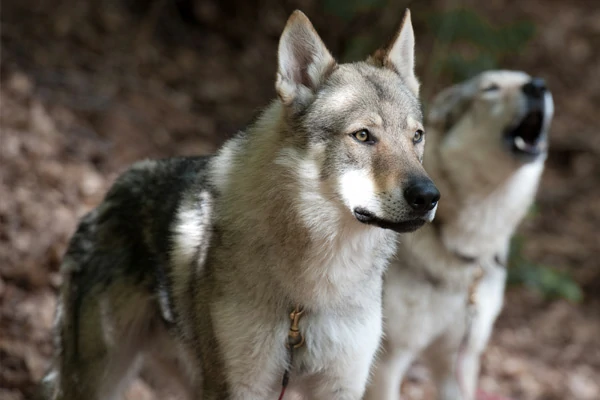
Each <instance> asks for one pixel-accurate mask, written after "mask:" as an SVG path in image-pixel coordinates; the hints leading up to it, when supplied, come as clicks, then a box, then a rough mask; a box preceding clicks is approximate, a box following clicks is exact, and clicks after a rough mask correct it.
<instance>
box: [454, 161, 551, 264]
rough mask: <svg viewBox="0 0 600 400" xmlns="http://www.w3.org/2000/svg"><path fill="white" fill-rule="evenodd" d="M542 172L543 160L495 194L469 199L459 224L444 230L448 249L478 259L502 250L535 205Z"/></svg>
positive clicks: (517, 173)
mask: <svg viewBox="0 0 600 400" xmlns="http://www.w3.org/2000/svg"><path fill="white" fill-rule="evenodd" d="M543 168H544V163H543V160H540V161H537V162H534V163H531V164H527V165H524V166H522V167H521V168H519V169H518V170H517V171H516V172H515V173H514V174H513V175H511V176H510V177H509V178H508V179H507V180H506V182H505V183H504V184H502V185H499V186H498V187H497V188H496V189H495V190H494V191H493V192H492V193H487V194H483V195H481V196H472V197H470V200H469V204H466V205H465V207H463V208H462V210H461V212H460V213H459V215H458V217H457V218H456V220H455V221H453V222H451V223H449V224H447V225H446V226H445V227H444V230H443V241H444V243H445V245H446V246H447V247H448V248H449V249H452V250H455V251H459V252H460V253H461V254H465V255H472V256H476V257H481V256H485V255H492V254H493V253H494V252H497V251H498V250H499V249H503V247H504V246H505V242H506V241H507V240H508V238H509V237H510V235H512V233H513V230H514V229H515V227H516V225H517V224H518V223H519V222H520V221H521V220H522V219H523V217H524V216H525V214H526V213H527V207H528V206H529V204H531V202H532V201H533V198H534V196H535V193H536V191H537V187H538V182H539V179H540V176H541V174H542V171H543Z"/></svg>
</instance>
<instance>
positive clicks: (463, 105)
mask: <svg viewBox="0 0 600 400" xmlns="http://www.w3.org/2000/svg"><path fill="white" fill-rule="evenodd" d="M472 98H473V95H472V90H471V87H470V85H468V84H456V85H453V86H450V87H449V88H447V89H444V90H443V91H442V92H441V93H439V94H438V95H437V96H435V98H434V99H433V101H432V102H431V106H430V109H429V111H428V113H427V125H429V126H431V127H435V129H436V130H437V131H439V132H442V134H445V133H447V132H449V131H450V130H451V129H452V127H453V126H454V125H455V124H456V123H457V122H458V121H459V120H460V119H461V118H462V116H463V115H464V114H465V112H466V111H467V109H468V108H469V106H470V105H471V99H472Z"/></svg>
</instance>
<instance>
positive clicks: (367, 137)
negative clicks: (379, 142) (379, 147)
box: [352, 129, 374, 143]
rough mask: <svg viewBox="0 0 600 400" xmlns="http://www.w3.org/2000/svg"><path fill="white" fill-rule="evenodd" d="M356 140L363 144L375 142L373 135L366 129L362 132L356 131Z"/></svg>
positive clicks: (354, 134)
mask: <svg viewBox="0 0 600 400" xmlns="http://www.w3.org/2000/svg"><path fill="white" fill-rule="evenodd" d="M352 136H353V137H354V139H356V140H358V141H359V142H362V143H373V142H374V140H373V139H372V137H371V134H370V133H369V131H368V130H366V129H361V130H360V131H356V132H354V133H353V134H352Z"/></svg>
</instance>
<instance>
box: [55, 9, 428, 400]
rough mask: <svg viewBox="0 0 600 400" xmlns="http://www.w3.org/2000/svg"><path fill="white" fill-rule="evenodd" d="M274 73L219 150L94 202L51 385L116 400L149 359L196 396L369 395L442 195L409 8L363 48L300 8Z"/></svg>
mask: <svg viewBox="0 0 600 400" xmlns="http://www.w3.org/2000/svg"><path fill="white" fill-rule="evenodd" d="M275 87H276V92H277V95H278V97H277V98H276V99H275V100H274V101H273V102H272V103H271V104H270V105H269V106H268V107H267V108H266V109H265V110H264V111H263V112H262V114H261V115H260V117H259V118H258V119H257V121H256V122H255V123H253V124H252V125H251V126H249V127H248V128H247V129H246V130H245V131H244V132H240V133H239V134H237V135H236V136H235V137H233V138H232V139H231V140H229V141H227V142H226V143H225V144H224V146H223V147H222V148H221V149H220V151H218V153H217V154H216V155H214V156H211V157H204V158H202V157H198V158H174V159H167V160H161V161H143V162H140V163H138V164H135V165H134V166H133V167H132V168H131V169H129V170H128V171H127V172H125V173H124V174H123V175H121V176H120V177H119V178H118V180H117V181H116V183H115V184H114V185H113V186H112V188H111V189H110V191H109V192H108V194H107V195H106V197H105V199H104V201H103V202H102V203H101V204H100V205H99V206H98V207H97V208H96V209H94V210H93V211H91V212H90V213H89V214H87V215H86V216H84V217H83V219H82V220H81V222H80V225H79V227H78V229H77V232H76V233H75V235H74V236H73V238H72V240H71V242H70V245H69V248H68V250H67V253H66V255H65V257H64V261H63V264H62V267H61V268H62V273H63V274H64V279H65V280H64V284H63V285H62V288H61V290H60V301H59V306H58V310H57V324H56V331H57V334H56V338H57V340H56V347H57V349H58V351H57V357H56V363H55V366H53V368H52V369H51V370H50V372H49V373H48V374H47V376H46V378H45V380H44V386H45V388H46V389H47V391H48V392H49V394H48V396H49V397H51V398H53V399H65V400H84V399H85V400H89V399H97V400H108V399H114V398H117V397H118V396H119V393H121V392H122V390H123V389H124V388H125V387H126V386H127V384H128V382H129V381H130V380H131V379H132V378H133V377H135V376H136V375H137V373H138V372H139V370H140V368H142V367H144V366H145V365H148V364H152V365H154V366H159V367H160V368H163V369H164V370H166V371H169V373H171V374H173V375H175V376H177V377H178V380H179V381H180V382H181V383H182V384H184V385H186V386H187V391H188V393H189V394H190V396H191V397H192V398H195V399H204V400H209V399H232V400H233V399H236V400H237V399H261V400H264V399H277V396H283V392H285V388H288V389H289V391H290V392H292V393H298V394H300V395H304V396H306V397H307V398H310V399H323V400H331V399H340V400H345V399H347V400H358V399H361V397H362V396H363V393H364V390H365V386H366V383H367V379H368V377H369V370H370V367H371V364H372V361H373V359H374V355H375V353H376V351H377V349H378V346H379V341H380V337H381V332H382V299H381V292H382V286H383V273H384V270H385V269H386V266H387V264H388V261H389V259H390V258H391V257H392V256H393V254H394V253H395V250H396V236H397V233H398V232H411V231H414V230H416V229H417V228H419V227H421V226H422V225H424V224H425V223H426V222H427V221H431V220H432V219H433V216H434V213H435V209H436V206H437V201H438V199H439V193H438V191H437V189H436V187H435V186H434V184H433V183H432V181H431V180H430V179H429V178H428V176H427V175H426V173H425V170H424V169H423V167H422V163H421V160H422V156H423V151H424V132H423V125H422V114H421V107H420V103H419V100H418V90H419V83H418V81H417V78H416V77H415V75H414V34H413V29H412V25H411V20H410V14H409V12H408V11H407V12H406V14H405V16H404V20H403V23H402V25H401V27H400V29H399V31H398V33H397V35H396V37H395V38H394V39H393V40H392V42H391V43H390V44H389V46H387V47H385V48H382V49H380V50H378V51H377V52H375V53H374V54H373V55H372V56H371V57H369V58H368V59H367V60H366V61H362V62H356V63H351V64H338V63H336V61H335V60H334V58H333V57H332V56H331V54H330V53H329V51H328V50H327V48H326V47H325V45H324V44H323V42H322V40H321V39H320V37H319V36H318V34H317V32H316V31H315V30H314V28H313V26H312V25H311V23H310V22H309V20H308V19H307V18H306V16H305V15H304V14H302V13H301V12H299V11H296V12H294V13H293V14H292V15H291V17H290V18H289V20H288V22H287V25H286V27H285V29H284V31H283V33H282V36H281V38H280V42H279V49H278V71H277V77H276V84H275Z"/></svg>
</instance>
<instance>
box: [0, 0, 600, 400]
mask: <svg viewBox="0 0 600 400" xmlns="http://www.w3.org/2000/svg"><path fill="white" fill-rule="evenodd" d="M407 6H409V7H410V8H411V11H412V14H413V23H414V26H415V31H416V37H417V58H418V72H419V76H420V78H421V81H422V84H423V100H424V102H425V104H426V103H427V100H428V99H430V98H431V96H432V95H433V94H434V93H435V92H436V91H437V90H439V89H441V88H443V87H444V86H446V85H448V84H450V83H452V82H453V81H456V80H460V79H463V78H466V77H468V76H470V75H472V74H473V73H476V72H477V71H480V70H482V69H486V68H509V69H521V70H525V71H527V72H529V73H530V74H532V75H537V76H541V77H544V78H545V79H546V80H547V82H548V85H549V87H550V89H551V90H552V91H553V94H554V99H555V103H556V114H555V120H554V124H553V128H552V132H551V150H550V156H549V160H548V164H547V165H548V168H547V170H546V173H545V175H544V179H543V183H542V187H541V189H540V192H539V196H538V201H537V203H536V207H535V208H534V209H533V210H532V212H531V215H530V217H528V219H527V220H526V221H525V223H524V224H523V226H522V229H521V230H520V233H519V235H518V236H517V238H516V239H515V242H514V251H513V253H514V254H513V256H512V260H511V270H510V271H511V272H510V275H511V276H510V282H511V285H510V287H509V289H508V296H507V301H506V307H505V310H504V312H503V314H502V316H501V317H500V319H499V321H498V323H497V325H496V326H497V329H496V331H495V334H494V337H493V340H492V344H491V345H490V348H489V349H488V351H487V353H486V356H485V359H484V368H483V377H482V379H481V386H482V388H484V389H485V390H487V391H490V392H494V393H501V394H503V395H506V396H511V397H513V398H515V399H523V400H529V399H532V400H533V399H540V400H542V399H544V400H559V399H561V400H562V399H581V400H588V399H589V400H592V399H598V398H600V295H599V290H600V265H599V263H600V262H599V261H598V260H599V257H598V256H597V254H598V248H599V247H600V228H599V226H600V122H599V121H600V119H599V118H598V113H599V112H600V111H599V110H600V2H598V1H597V0H571V1H569V2H566V1H559V0H539V1H536V0H521V1H512V0H489V1H486V2H481V1H475V0H463V1H461V0H438V1H434V0H421V1H400V0H397V1H386V0H346V1H344V0H324V1H321V2H318V1H313V0H295V1H292V0H283V1H277V0H248V1H242V0H225V1H216V0H205V1H203V0H121V1H118V0H105V1H83V0H37V1H36V0H4V1H3V2H2V16H1V18H2V21H1V22H2V25H1V40H2V53H1V64H0V72H1V77H0V85H1V87H0V102H1V103H0V117H1V132H0V134H1V137H0V398H1V399H3V400H4V399H6V400H13V399H15V400H16V399H24V398H25V397H26V396H27V395H28V394H29V393H31V390H32V388H33V382H34V381H36V380H38V379H39V378H40V376H41V375H42V374H43V372H44V369H45V368H46V366H47V362H48V360H49V357H50V355H51V351H52V341H51V336H50V329H51V324H52V318H53V312H54V306H55V295H56V291H57V287H58V285H59V284H60V280H61V279H60V276H59V274H58V266H59V262H60V259H61V256H62V253H63V251H64V249H65V246H66V243H67V240H68V238H69V236H70V235H71V233H72V232H73V231H74V228H75V226H76V223H77V219H78V218H79V217H80V216H81V215H82V214H83V213H84V212H86V211H87V210H89V209H90V208H91V207H93V206H94V205H96V204H97V203H98V202H99V201H100V199H101V198H102V196H103V194H104V192H105V190H106V189H107V187H108V186H109V185H110V183H111V182H112V181H113V179H114V178H115V176H116V174H117V173H118V172H120V171H122V170H123V169H124V168H125V167H126V166H127V165H128V164H129V163H132V162H134V161H136V160H139V159H141V158H145V157H163V156H171V155H182V154H201V153H209V152H212V151H214V150H215V149H216V147H217V146H218V145H219V144H220V143H222V142H223V141H224V140H225V139H226V138H228V137H229V136H231V135H232V134H234V133H235V132H236V130H238V129H240V128H242V127H244V125H245V124H246V123H247V122H248V121H249V120H250V119H251V117H252V116H253V114H255V112H256V111H257V110H258V109H260V108H261V107H263V106H264V105H266V103H267V102H268V100H269V99H270V98H271V97H272V96H273V95H274V90H273V78H274V73H275V66H276V47H277V41H278V37H279V34H280V33H281V30H282V28H283V26H284V23H285V20H286V19H287V17H288V15H289V13H290V12H291V11H292V10H294V9H296V8H300V9H302V10H303V11H304V12H305V13H307V14H308V16H309V17H310V18H311V20H312V21H313V23H314V25H315V26H316V28H317V30H318V31H319V33H320V34H321V36H322V37H323V39H324V41H325V42H326V43H327V45H328V46H329V48H330V49H331V50H332V52H333V53H334V54H336V55H337V57H338V58H339V59H341V60H355V59H358V58H361V57H363V56H365V55H366V54H367V53H368V52H370V51H372V50H374V49H375V47H377V45H379V44H380V43H383V42H384V40H385V39H386V38H387V37H389V36H390V35H391V34H392V33H393V32H394V30H395V28H396V26H397V24H398V23H399V21H400V18H401V15H402V10H403V9H404V8H405V7H407ZM403 391H404V392H405V393H406V396H407V398H408V399H412V400H417V399H432V398H433V397H432V396H433V394H432V390H431V388H430V387H429V386H428V383H427V374H426V372H425V371H423V370H422V369H421V368H420V367H418V366H417V367H415V368H414V369H413V372H412V374H411V379H410V380H409V382H407V383H406V384H405V385H404V388H403ZM129 398H131V399H150V398H152V396H151V393H149V392H148V391H147V390H145V388H144V387H143V386H142V385H138V386H137V387H136V389H135V390H134V391H132V392H131V393H130V395H129Z"/></svg>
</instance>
